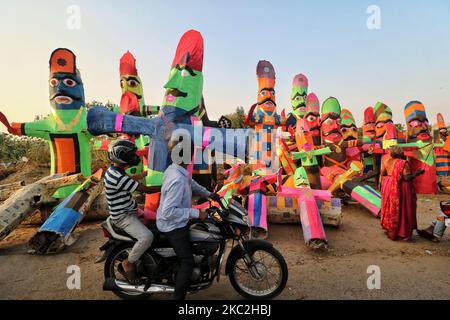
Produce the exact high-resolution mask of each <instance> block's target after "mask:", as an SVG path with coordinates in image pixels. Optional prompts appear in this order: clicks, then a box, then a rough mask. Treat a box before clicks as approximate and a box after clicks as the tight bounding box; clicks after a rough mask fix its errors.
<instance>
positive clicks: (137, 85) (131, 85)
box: [120, 75, 144, 100]
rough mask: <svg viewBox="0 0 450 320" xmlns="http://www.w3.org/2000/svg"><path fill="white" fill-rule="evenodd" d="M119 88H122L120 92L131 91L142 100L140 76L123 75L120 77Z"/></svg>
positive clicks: (142, 91) (142, 92)
mask: <svg viewBox="0 0 450 320" xmlns="http://www.w3.org/2000/svg"><path fill="white" fill-rule="evenodd" d="M120 88H121V89H122V94H124V93H126V92H131V93H133V94H134V95H136V97H137V98H138V100H142V99H143V97H144V90H143V88H142V81H141V78H139V77H138V76H134V75H123V76H121V77H120Z"/></svg>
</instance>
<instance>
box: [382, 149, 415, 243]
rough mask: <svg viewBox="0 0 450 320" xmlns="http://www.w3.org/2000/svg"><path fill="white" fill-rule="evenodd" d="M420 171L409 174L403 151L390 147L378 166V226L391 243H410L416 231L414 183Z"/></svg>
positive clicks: (408, 166)
mask: <svg viewBox="0 0 450 320" xmlns="http://www.w3.org/2000/svg"><path fill="white" fill-rule="evenodd" d="M423 172H424V171H423V170H422V171H419V172H416V173H414V174H412V173H411V168H410V165H409V162H408V160H406V157H405V156H404V154H403V151H402V149H400V148H399V147H396V146H393V147H390V148H389V155H386V156H384V157H383V159H382V163H381V173H380V176H381V226H382V228H383V229H384V230H386V233H387V236H388V237H389V239H391V240H397V239H398V238H402V239H407V240H412V234H413V231H414V229H417V217H416V210H417V197H416V192H415V190H414V184H413V179H414V178H415V177H416V176H418V175H420V174H423Z"/></svg>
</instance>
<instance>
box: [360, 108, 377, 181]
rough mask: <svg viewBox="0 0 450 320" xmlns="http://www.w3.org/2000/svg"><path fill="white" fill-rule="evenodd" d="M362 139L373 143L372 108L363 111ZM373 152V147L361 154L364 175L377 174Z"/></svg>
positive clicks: (374, 136) (373, 124) (373, 123)
mask: <svg viewBox="0 0 450 320" xmlns="http://www.w3.org/2000/svg"><path fill="white" fill-rule="evenodd" d="M363 137H365V138H366V139H367V140H368V141H370V142H371V143H372V144H373V143H375V138H376V132H375V113H374V112H373V108H372V107H367V108H366V109H365V110H364V124H363ZM373 151H374V147H373V146H372V147H371V148H370V149H369V150H367V151H365V152H364V153H363V162H364V173H368V172H370V171H375V172H377V166H376V159H375V154H374V152H373ZM376 180H377V179H376V177H375V179H374V181H376Z"/></svg>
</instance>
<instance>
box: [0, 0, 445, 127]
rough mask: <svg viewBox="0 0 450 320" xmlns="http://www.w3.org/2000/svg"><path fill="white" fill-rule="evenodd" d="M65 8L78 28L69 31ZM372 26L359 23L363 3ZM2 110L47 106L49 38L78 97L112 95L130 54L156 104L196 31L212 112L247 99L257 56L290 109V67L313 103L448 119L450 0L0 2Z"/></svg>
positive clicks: (253, 93) (253, 87)
mask: <svg viewBox="0 0 450 320" xmlns="http://www.w3.org/2000/svg"><path fill="white" fill-rule="evenodd" d="M71 5H75V6H77V7H78V8H79V9H80V28H79V29H73V28H72V29H71V28H69V27H68V21H69V22H70V21H73V20H71V18H72V17H73V15H72V14H71V13H70V12H68V9H69V8H70V6H71ZM371 5H375V6H377V7H378V8H379V9H380V18H381V20H380V29H375V30H370V29H369V28H368V26H367V21H368V19H371V14H370V13H367V9H368V7H369V6H371ZM0 12H1V13H2V14H1V19H0V43H1V50H0V111H1V112H3V113H4V114H5V115H6V116H7V117H8V119H9V120H10V121H11V122H27V121H32V120H33V118H34V116H35V115H46V114H48V113H49V111H50V104H49V100H48V95H49V94H48V76H49V73H48V60H49V57H50V53H51V52H52V51H53V50H54V49H56V48H59V47H66V48H69V49H71V50H72V51H74V52H75V54H76V55H77V64H78V68H79V69H80V71H81V75H82V79H83V82H84V87H85V93H86V100H87V101H92V100H97V101H102V102H106V101H112V102H115V103H119V102H120V95H121V91H120V86H119V59H120V57H121V56H122V54H123V53H125V52H126V51H127V50H130V51H131V52H132V53H133V54H134V56H135V57H136V59H137V67H138V70H139V75H140V77H141V79H142V82H143V87H144V95H145V101H146V103H147V104H152V105H160V104H161V102H162V98H163V95H164V89H163V86H164V84H165V83H166V81H167V79H168V75H169V70H170V65H171V62H172V59H173V56H174V54H175V49H176V47H177V44H178V41H179V39H180V38H181V36H182V34H183V33H184V32H185V31H187V30H189V29H196V30H198V31H200V32H201V33H202V35H203V38H204V41H205V53H204V64H203V74H204V88H203V94H204V97H205V102H206V106H207V110H208V113H209V116H210V118H212V119H218V118H219V117H220V116H221V115H222V114H228V113H232V112H233V111H234V110H235V109H236V107H237V106H243V107H244V109H245V110H248V109H249V107H250V106H251V105H252V104H253V103H254V102H255V101H256V99H257V82H256V65H257V63H258V61H259V60H269V61H270V62H272V64H273V65H274V67H275V70H276V74H277V84H276V92H277V105H278V112H281V110H282V109H283V108H285V109H286V111H287V112H289V111H290V110H291V108H290V101H289V97H290V94H291V83H292V79H293V78H294V76H295V75H296V74H298V73H304V74H305V75H306V76H307V77H308V78H309V91H310V92H315V93H316V94H317V95H318V97H319V99H320V101H321V102H323V101H324V100H325V99H326V98H327V97H329V96H334V97H336V98H338V99H339V101H340V103H341V105H342V107H346V108H349V109H350V110H351V111H352V112H353V114H354V116H355V118H356V121H357V124H358V125H361V124H362V121H363V110H364V109H365V108H366V107H367V106H370V105H374V104H375V103H376V102H377V101H382V102H384V103H386V104H387V105H389V106H391V107H392V109H393V113H394V121H395V122H400V123H404V116H403V108H404V106H405V105H406V104H407V103H408V102H409V101H411V100H419V101H421V102H423V103H424V104H425V106H426V108H427V115H428V118H429V120H430V122H431V123H435V121H436V113H437V112H441V113H442V114H443V115H444V118H445V120H446V121H447V122H450V108H449V107H448V104H449V102H450V2H449V1H447V0H443V1H437V0H436V1H411V0H409V1H403V0H390V1H376V0H370V1H365V0H358V1H356V0H341V1H331V0H330V1H326V0H322V1H320V0H319V1H301V0H296V1H287V0H285V1H269V0H267V1H266V0H241V1H237V0H229V1H216V0H190V1H175V0H161V1H159V0H153V1H152V0H150V1H139V0H128V1H117V0H109V1H105V0H96V1H92V0H70V1H66V0H59V1H57V0H40V1H32V0H17V1H1V3H0ZM0 130H2V131H4V128H3V127H2V126H1V124H0Z"/></svg>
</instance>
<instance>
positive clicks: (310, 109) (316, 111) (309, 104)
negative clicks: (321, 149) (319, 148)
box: [303, 93, 320, 145]
mask: <svg viewBox="0 0 450 320" xmlns="http://www.w3.org/2000/svg"><path fill="white" fill-rule="evenodd" d="M303 120H304V123H305V124H304V125H305V127H306V128H307V130H308V131H309V132H310V133H311V136H312V137H313V140H314V144H316V145H319V144H320V103H319V99H318V98H317V96H316V95H315V94H314V93H310V94H308V96H307V97H306V113H305V115H304V117H303Z"/></svg>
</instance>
